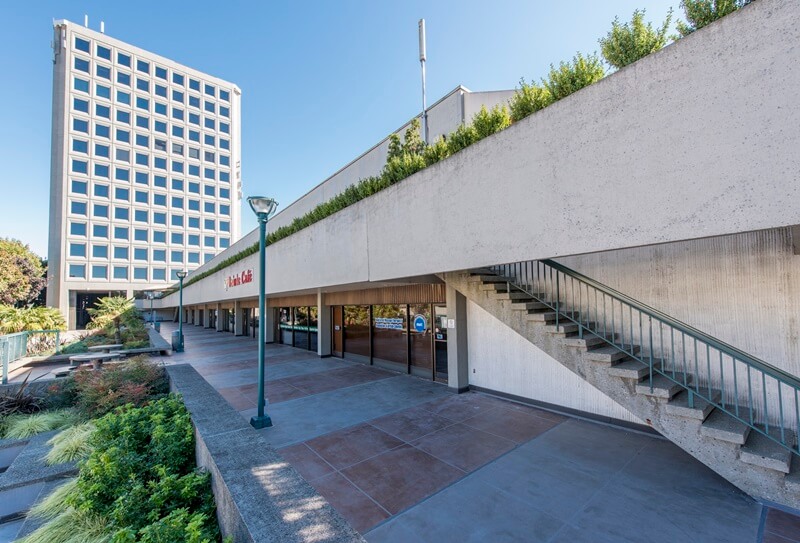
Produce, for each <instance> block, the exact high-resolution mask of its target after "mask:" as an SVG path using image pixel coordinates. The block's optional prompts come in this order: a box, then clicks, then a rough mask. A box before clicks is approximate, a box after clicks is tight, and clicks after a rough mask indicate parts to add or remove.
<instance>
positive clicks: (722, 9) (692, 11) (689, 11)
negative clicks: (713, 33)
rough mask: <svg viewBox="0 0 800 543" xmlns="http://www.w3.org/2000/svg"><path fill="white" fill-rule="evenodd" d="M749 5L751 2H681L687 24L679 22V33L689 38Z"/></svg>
mask: <svg viewBox="0 0 800 543" xmlns="http://www.w3.org/2000/svg"><path fill="white" fill-rule="evenodd" d="M748 3H749V0H681V7H682V8H683V13H684V15H686V22H684V21H678V22H677V24H676V27H677V29H678V33H679V34H680V35H681V36H688V35H689V34H691V33H692V32H694V31H695V30H697V29H700V28H703V27H704V26H706V25H708V24H710V23H713V22H714V21H716V20H717V19H720V18H722V17H725V16H726V15H728V14H729V13H733V12H734V11H736V10H737V9H739V8H740V7H742V6H743V5H745V4H748Z"/></svg>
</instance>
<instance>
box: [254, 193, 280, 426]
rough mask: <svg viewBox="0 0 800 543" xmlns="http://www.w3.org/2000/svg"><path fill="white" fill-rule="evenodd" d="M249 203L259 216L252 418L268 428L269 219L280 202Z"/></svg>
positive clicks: (260, 200) (260, 198) (258, 200)
mask: <svg viewBox="0 0 800 543" xmlns="http://www.w3.org/2000/svg"><path fill="white" fill-rule="evenodd" d="M247 203H248V204H250V207H251V208H252V210H253V213H255V214H256V217H257V218H258V229H259V230H258V240H259V241H258V249H259V250H258V414H257V415H256V416H255V417H253V418H251V419H250V425H251V426H252V427H253V428H266V427H268V426H272V419H271V418H270V417H269V415H267V414H266V413H265V412H264V410H265V408H266V404H267V401H266V398H265V397H264V344H265V343H266V341H267V335H266V333H267V330H266V326H267V307H266V305H267V304H266V276H267V221H268V220H269V217H270V215H272V214H273V213H274V212H275V208H277V207H278V202H276V201H275V200H273V199H272V198H266V197H264V196H250V197H249V198H247Z"/></svg>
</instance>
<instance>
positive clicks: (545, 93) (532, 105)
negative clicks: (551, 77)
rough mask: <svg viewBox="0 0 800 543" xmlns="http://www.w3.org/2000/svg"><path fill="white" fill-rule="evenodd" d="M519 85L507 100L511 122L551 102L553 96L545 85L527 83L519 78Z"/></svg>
mask: <svg viewBox="0 0 800 543" xmlns="http://www.w3.org/2000/svg"><path fill="white" fill-rule="evenodd" d="M519 85H520V88H519V89H517V91H516V92H514V96H512V97H511V100H510V102H509V106H510V109H511V120H512V121H513V122H517V121H519V120H521V119H524V118H525V117H527V116H528V115H531V114H533V113H536V112H537V111H539V110H540V109H544V108H546V107H547V106H549V105H550V104H551V103H552V102H553V97H552V95H551V94H550V91H549V90H547V87H543V86H540V85H536V84H534V83H531V84H528V83H526V82H525V80H524V79H520V81H519Z"/></svg>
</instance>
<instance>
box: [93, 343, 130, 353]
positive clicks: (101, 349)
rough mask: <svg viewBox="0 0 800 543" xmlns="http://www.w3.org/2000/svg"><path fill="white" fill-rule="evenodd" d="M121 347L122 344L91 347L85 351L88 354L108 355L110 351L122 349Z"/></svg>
mask: <svg viewBox="0 0 800 543" xmlns="http://www.w3.org/2000/svg"><path fill="white" fill-rule="evenodd" d="M122 347H123V345H122V343H113V344H109V345H92V346H91V347H89V348H88V349H87V350H88V351H89V352H90V353H110V352H111V351H116V350H119V349H122Z"/></svg>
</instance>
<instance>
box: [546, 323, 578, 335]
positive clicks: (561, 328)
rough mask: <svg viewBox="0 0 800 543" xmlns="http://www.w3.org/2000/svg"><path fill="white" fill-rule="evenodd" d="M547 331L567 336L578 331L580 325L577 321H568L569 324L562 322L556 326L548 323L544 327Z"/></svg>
mask: <svg viewBox="0 0 800 543" xmlns="http://www.w3.org/2000/svg"><path fill="white" fill-rule="evenodd" d="M544 330H545V332H547V333H548V334H553V335H554V336H562V337H564V336H566V335H567V334H574V333H576V332H577V331H578V325H577V324H575V323H568V324H560V323H559V325H558V326H556V325H555V324H551V325H547V326H545V328H544Z"/></svg>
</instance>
